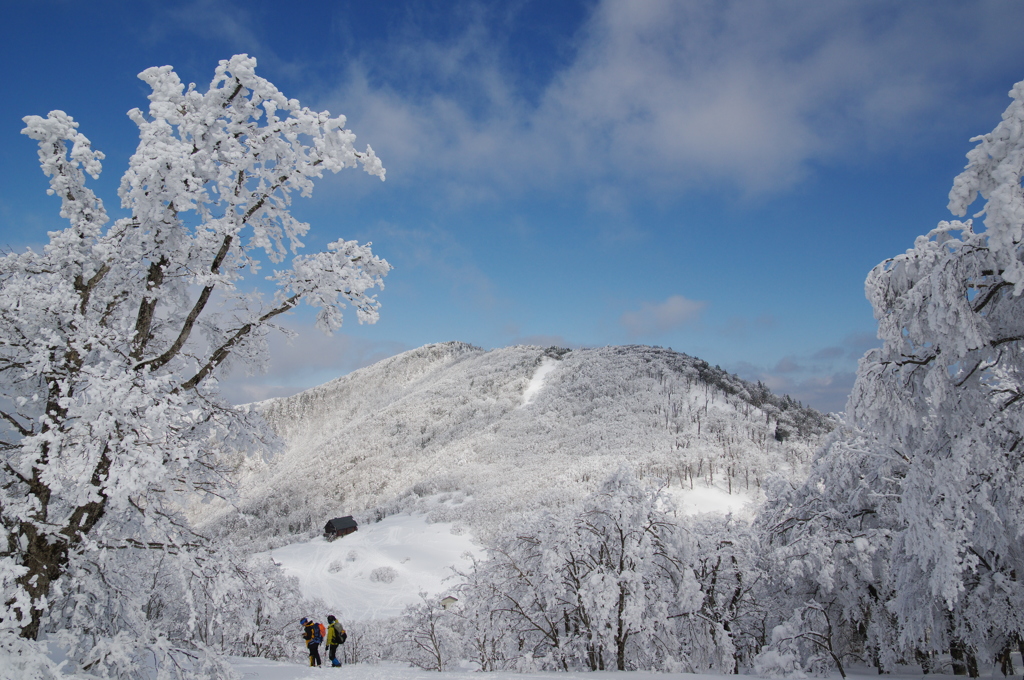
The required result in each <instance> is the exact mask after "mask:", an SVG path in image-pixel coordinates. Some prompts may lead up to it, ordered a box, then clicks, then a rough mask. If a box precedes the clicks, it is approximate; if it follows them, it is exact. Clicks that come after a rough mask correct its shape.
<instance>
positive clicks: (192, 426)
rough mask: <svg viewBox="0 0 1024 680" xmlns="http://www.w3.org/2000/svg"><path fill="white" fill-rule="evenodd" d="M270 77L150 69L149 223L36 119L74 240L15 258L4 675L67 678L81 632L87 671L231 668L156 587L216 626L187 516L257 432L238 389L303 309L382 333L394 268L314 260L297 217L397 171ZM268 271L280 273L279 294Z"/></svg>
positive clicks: (145, 180) (5, 410)
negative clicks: (335, 184)
mask: <svg viewBox="0 0 1024 680" xmlns="http://www.w3.org/2000/svg"><path fill="white" fill-rule="evenodd" d="M255 66H256V61H255V59H252V58H249V57H248V56H246V55H238V56H235V57H233V58H232V59H230V60H225V61H222V62H221V63H220V65H219V66H218V67H217V69H216V72H215V75H214V78H213V80H212V82H211V83H210V85H209V87H208V88H207V89H206V91H205V92H203V91H200V90H199V89H197V88H196V87H195V86H194V85H190V86H188V87H185V86H184V85H183V84H182V82H181V81H180V80H179V79H178V76H177V75H176V74H175V73H174V71H173V70H172V69H171V67H168V66H164V67H159V68H151V69H148V70H146V71H144V72H143V73H141V74H140V76H139V77H140V78H141V79H142V80H144V81H145V82H146V83H147V84H148V85H149V86H150V87H151V88H152V94H151V95H150V97H149V99H150V104H149V110H148V113H145V112H143V111H140V110H138V109H134V110H132V111H131V112H129V116H130V118H131V119H132V121H134V122H135V123H136V125H137V126H138V128H139V134H140V141H139V145H138V148H137V150H136V152H135V154H134V155H133V156H132V157H131V160H130V162H129V167H128V170H127V172H126V173H125V174H124V176H123V178H122V181H121V185H120V190H119V195H120V198H121V204H122V208H123V209H124V211H125V212H126V213H127V215H126V216H125V217H123V218H121V219H117V220H116V221H114V222H113V223H110V224H108V222H109V220H108V217H107V213H106V210H105V208H104V206H103V204H102V202H101V201H100V199H99V198H98V197H97V196H96V195H95V194H94V193H93V192H92V190H91V189H89V188H88V187H87V186H86V179H85V175H86V174H88V175H91V176H92V177H93V178H96V177H97V176H98V174H99V172H100V169H101V160H102V159H103V154H102V153H100V152H99V151H96V150H94V149H92V147H91V145H90V143H89V140H88V139H87V138H86V137H85V136H84V135H82V134H81V133H80V132H78V130H77V128H78V124H77V123H76V122H75V121H74V120H73V119H72V118H71V117H70V116H68V115H67V114H65V113H64V112H62V111H53V112H51V113H50V114H49V115H48V116H47V117H46V118H41V117H38V116H29V117H26V118H25V119H24V120H25V129H24V130H23V132H24V134H26V135H28V136H29V137H31V138H32V139H34V140H36V141H37V142H38V144H39V160H40V163H41V165H42V169H43V171H44V173H45V174H46V175H47V176H49V178H50V194H52V195H55V196H57V198H59V199H60V201H61V215H62V217H64V218H65V219H67V220H68V222H69V226H68V228H66V229H64V230H62V231H56V232H52V233H51V234H50V239H49V243H48V244H47V245H46V246H45V247H44V248H43V249H42V251H41V252H35V251H28V252H25V253H20V254H9V255H7V256H5V257H3V258H2V259H0V419H2V422H3V424H4V432H3V436H2V442H0V447H2V448H0V451H2V453H0V455H2V463H0V465H2V469H0V475H2V484H0V527H2V531H3V535H2V536H0V586H2V587H0V590H2V592H3V593H4V599H3V603H2V604H0V656H2V657H3V658H0V667H3V668H5V669H17V670H15V671H10V672H14V673H15V674H18V675H19V677H30V676H31V675H32V674H33V673H43V672H44V671H45V668H46V666H47V663H48V662H47V661H46V660H45V658H44V657H43V656H41V654H39V653H38V652H39V650H40V649H41V645H40V641H41V639H42V638H44V637H46V636H47V635H50V639H51V640H57V641H60V640H61V633H62V631H64V632H65V633H66V637H67V638H68V639H72V638H76V637H81V636H82V635H84V634H86V633H87V632H88V633H89V634H93V633H95V638H94V644H95V648H96V649H97V650H99V651H98V652H96V653H95V654H103V650H106V656H104V657H103V659H102V660H100V659H98V658H97V659H94V660H93V661H91V662H89V663H92V664H93V666H91V667H90V666H88V665H87V664H82V663H79V665H78V670H80V671H83V672H84V671H88V670H90V668H93V669H100V668H101V667H102V666H104V665H105V664H106V665H110V664H113V666H116V667H117V668H119V669H120V670H119V671H118V672H119V673H131V672H134V671H132V670H131V669H132V668H137V667H138V666H137V664H138V663H139V662H138V659H139V656H140V654H141V653H142V651H143V650H146V651H148V652H149V653H150V655H151V657H150V658H151V659H154V658H155V659H156V661H155V663H157V664H158V665H160V664H162V663H171V664H173V665H174V667H175V668H178V669H179V670H181V671H182V672H185V671H189V672H191V671H190V669H191V670H194V671H201V670H204V669H206V670H209V671H210V672H211V673H213V672H214V670H211V668H212V667H211V666H210V664H209V663H208V662H207V661H206V660H205V659H206V656H204V654H203V653H202V650H203V649H204V646H203V645H202V644H201V643H194V642H193V641H192V640H189V639H173V638H172V637H168V635H167V634H166V631H165V630H163V629H162V628H161V625H162V623H161V618H160V616H159V615H158V613H157V610H158V609H159V607H157V604H158V603H154V602H151V601H150V598H149V596H148V594H149V593H150V592H151V590H152V588H151V587H150V585H149V584H147V581H145V580H144V579H151V578H152V577H153V570H157V571H159V572H160V573H174V574H177V576H176V578H177V580H178V582H179V583H178V584H177V586H175V587H178V586H180V590H179V591H177V592H180V593H181V594H182V595H184V596H185V599H184V600H183V601H181V602H177V603H176V606H178V607H184V610H183V611H184V613H185V614H186V620H188V619H190V618H192V619H194V618H195V617H196V616H197V614H198V613H197V612H196V611H195V610H194V608H195V604H196V603H195V602H194V601H192V600H190V599H189V598H190V597H191V596H188V595H187V593H189V592H194V591H193V590H190V589H189V588H188V587H187V585H188V583H187V582H188V581H189V580H190V579H192V578H193V577H194V578H205V577H207V576H209V575H210V574H209V573H208V572H209V569H210V561H209V560H208V559H206V558H208V557H209V555H208V550H209V546H208V545H207V543H206V541H205V540H204V538H203V537H202V536H200V535H198V534H196V533H195V532H194V531H193V529H192V528H191V527H190V525H189V523H188V522H187V521H186V520H185V518H184V515H183V512H182V509H183V507H184V506H185V505H186V504H187V503H188V502H190V501H191V500H193V499H194V498H195V496H196V495H197V494H205V493H211V494H214V493H218V491H219V489H220V488H221V487H222V486H223V483H224V476H223V474H222V472H223V471H222V463H221V461H222V460H223V459H224V458H223V457H224V455H225V454H227V453H229V452H231V451H232V450H237V449H240V448H242V447H244V446H246V444H247V437H248V436H249V433H250V432H252V428H253V427H254V426H256V421H255V420H253V419H252V418H251V416H248V415H246V414H245V413H244V412H242V411H241V410H239V409H236V408H233V407H230V406H229V405H227V404H225V403H224V402H223V401H221V400H220V399H218V396H217V382H216V379H217V376H218V374H219V372H220V371H221V369H222V368H223V367H224V366H225V365H227V364H228V363H229V362H238V363H241V364H245V365H248V366H250V367H251V368H253V369H255V370H258V369H259V368H260V367H261V365H262V364H263V363H264V361H265V359H266V349H267V348H266V343H265V338H266V335H267V333H268V332H269V331H270V330H271V329H273V328H274V325H273V324H274V321H275V319H276V318H277V317H278V316H279V315H281V314H283V313H285V312H288V311H289V310H291V309H293V308H294V307H295V306H296V305H298V304H299V303H300V302H301V301H302V300H305V301H306V302H307V303H309V304H311V305H313V306H315V307H317V308H319V313H318V316H317V326H318V327H319V328H321V329H322V330H324V331H326V332H330V331H333V330H336V329H337V328H339V327H340V326H341V322H342V311H341V310H342V308H343V307H344V306H345V305H346V304H352V305H353V306H354V307H355V308H356V311H357V315H358V318H359V320H360V322H364V321H365V322H370V323H372V322H374V321H375V320H376V318H377V308H378V303H377V301H376V299H375V298H374V297H373V296H372V295H371V294H369V291H370V290H371V289H372V288H374V287H380V286H381V285H382V277H384V276H385V275H386V273H387V272H388V270H389V269H390V266H389V265H388V264H387V263H386V262H385V261H383V260H381V259H379V258H377V257H376V256H374V255H373V253H372V252H371V250H370V248H369V245H360V244H358V243H356V242H354V241H344V240H337V241H334V242H333V243H331V244H330V245H329V249H328V250H327V251H326V252H322V253H318V254H313V255H295V253H296V252H297V250H298V249H299V248H300V247H301V246H302V242H301V239H302V237H303V235H304V234H305V233H306V231H307V230H308V225H306V224H304V223H302V222H300V221H298V220H297V219H296V218H295V217H293V216H292V215H291V213H290V212H289V205H290V202H291V199H292V196H293V194H294V193H298V194H299V195H301V196H308V195H309V193H310V191H311V190H312V186H313V180H314V179H315V178H318V177H320V176H322V174H323V172H324V171H325V170H330V171H333V172H336V171H338V170H341V169H343V168H346V167H355V166H357V165H362V167H363V168H364V169H365V170H366V171H367V172H368V173H370V174H371V175H375V176H378V177H380V178H381V179H383V178H384V169H383V167H382V166H381V164H380V162H379V160H378V159H377V158H376V156H375V155H374V153H373V151H372V150H371V149H370V148H369V147H367V149H366V151H363V152H360V151H356V150H355V148H354V146H353V142H354V135H353V134H352V133H351V132H350V131H348V130H346V129H345V128H344V125H345V119H344V117H334V118H332V117H331V116H330V115H329V114H328V113H326V112H315V111H311V110H309V109H307V108H303V107H301V106H300V105H299V103H298V102H297V101H296V100H294V99H287V98H285V97H284V96H283V95H282V94H281V93H280V92H279V91H278V90H277V88H275V87H274V86H273V85H272V84H271V83H270V82H268V81H266V80H265V79H263V78H261V77H259V76H257V75H256V74H255V70H254V69H255ZM289 255H293V257H291V259H290V262H288V263H284V260H285V258H286V257H287V256H289ZM263 256H265V257H266V258H267V259H269V260H270V261H271V262H272V263H274V265H276V266H279V269H276V270H275V271H274V272H273V274H272V275H270V276H267V277H264V278H265V279H266V281H267V282H260V283H257V282H255V281H254V280H253V279H255V278H256V277H255V275H256V274H257V273H258V272H259V269H260V258H261V257H263ZM261 281H262V279H261ZM268 288H272V290H273V292H272V294H270V295H269V296H267V295H264V294H263V292H261V291H264V290H266V289H268ZM157 585H158V586H159V585H160V584H157ZM158 590H159V587H158ZM150 605H152V606H151V607H150V608H149V609H148V610H147V606H150ZM83 608H86V609H88V616H85V615H84V613H85V609H83ZM190 608H191V609H192V611H191V612H190V613H189V610H190ZM181 613H182V612H178V613H177V615H180V614H181ZM89 622H92V623H89ZM191 623H194V621H192V622H191ZM87 626H91V628H90V630H89V631H86V627H87ZM143 631H145V633H144V634H143ZM95 654H94V656H95ZM97 672H99V671H97Z"/></svg>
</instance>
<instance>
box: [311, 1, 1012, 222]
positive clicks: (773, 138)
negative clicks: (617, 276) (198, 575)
mask: <svg viewBox="0 0 1024 680" xmlns="http://www.w3.org/2000/svg"><path fill="white" fill-rule="evenodd" d="M1022 14H1024V6H1021V5H1019V4H1014V3H1007V2H999V1H996V0H993V1H991V2H978V3H971V4H970V5H964V4H961V3H953V2H936V3H891V2H870V1H868V2H861V1H857V2H854V1H852V0H851V1H847V2H842V1H837V2H828V3H820V2H812V1H810V0H808V1H806V2H787V3H779V2H774V1H769V0H742V1H739V0H734V1H726V2H722V1H719V0H715V1H712V0H706V1H705V2H686V3H680V2H675V1H674V0H647V1H645V2H643V3H635V2H613V1H611V0H607V1H605V2H601V3H599V4H597V5H596V6H595V7H594V10H593V12H592V14H591V16H590V18H589V20H588V21H587V23H586V24H585V26H584V28H583V29H581V31H580V33H579V34H578V35H577V37H576V41H577V50H576V52H575V54H574V57H573V58H572V59H570V60H569V62H568V64H567V65H565V66H564V67H563V68H561V69H560V70H558V71H556V72H555V73H554V76H553V77H552V79H551V80H550V82H548V83H547V84H546V86H545V87H544V88H542V91H541V93H540V95H539V97H528V96H526V95H524V94H523V93H522V88H521V87H518V86H517V79H518V77H519V74H518V73H516V72H514V69H513V68H512V67H510V66H508V62H509V59H503V55H502V50H503V49H504V50H508V51H512V50H513V49H514V47H515V46H509V45H507V44H506V43H505V41H504V38H503V37H502V36H501V34H500V32H499V30H498V29H496V28H491V27H490V26H489V25H488V24H487V18H486V12H478V13H471V15H472V16H473V17H475V19H472V20H471V21H470V22H469V23H468V24H467V25H466V26H465V27H464V30H463V31H462V32H461V33H458V34H457V37H456V38H454V39H452V40H450V41H448V42H443V43H442V42H438V41H431V40H428V39H425V38H423V37H422V36H415V35H414V36H410V35H408V34H401V41H402V42H401V43H400V44H398V45H396V46H395V49H393V50H382V51H383V52H386V53H388V54H389V55H390V56H389V57H388V59H390V60H391V61H388V62H387V63H386V64H385V65H382V63H381V62H380V61H379V59H380V57H379V53H380V51H379V52H375V53H374V56H373V58H370V57H365V58H364V59H363V60H362V61H361V62H357V63H356V64H355V65H354V66H353V67H352V68H351V69H350V70H349V71H348V72H347V73H345V74H342V80H343V81H344V83H343V85H341V86H340V87H339V88H338V89H337V91H336V92H337V94H336V95H335V96H334V104H343V105H342V106H341V107H340V108H339V110H340V111H341V112H346V113H347V111H345V109H346V108H354V111H353V114H354V115H353V126H354V127H356V132H357V133H358V134H359V135H360V138H361V139H365V140H368V141H370V143H371V144H373V146H374V148H375V149H376V150H378V152H380V154H381V156H382V158H384V160H385V163H386V165H387V166H388V168H389V180H391V179H394V180H397V181H404V180H403V178H412V177H415V178H416V180H417V181H421V180H422V179H423V178H425V177H432V178H433V179H434V180H435V181H441V182H443V183H444V184H445V188H446V190H447V193H448V194H450V195H446V196H445V197H444V200H452V199H453V198H454V200H458V201H480V200H490V199H493V198H496V197H498V196H500V195H501V192H504V191H510V190H511V191H528V190H536V189H538V188H540V189H543V188H552V187H553V186H563V185H564V183H566V182H580V181H582V182H583V183H584V184H586V186H588V187H600V186H615V187H617V188H618V189H617V192H618V193H620V194H623V195H628V194H631V193H635V192H637V191H641V192H655V193H658V194H661V195H672V193H673V192H678V191H679V190H680V188H685V187H686V186H694V185H706V184H708V183H715V184H719V183H722V182H725V183H727V184H731V185H733V186H736V187H738V188H739V189H740V190H741V191H743V192H748V193H749V192H760V191H771V190H776V189H779V188H785V187H788V186H790V185H791V184H792V183H794V182H796V181H798V180H799V179H800V178H801V177H802V176H804V175H805V174H806V172H807V171H808V168H809V167H810V166H811V165H812V164H813V163H815V162H822V161H833V160H835V159H836V158H844V157H846V156H853V155H854V154H856V155H857V156H858V157H860V156H862V155H863V153H864V150H865V148H872V149H875V150H876V151H880V152H881V151H885V150H887V149H888V148H889V147H891V146H893V145H896V146H899V145H905V144H907V143H912V140H913V139H914V138H915V136H916V137H917V138H919V139H921V138H924V137H925V136H926V135H928V134H929V133H931V132H933V131H934V127H935V125H939V124H941V121H942V120H943V118H941V116H945V117H946V118H945V120H949V119H950V118H956V117H957V116H958V115H960V114H962V113H963V112H965V111H967V110H968V107H967V106H966V103H961V102H963V101H964V99H963V95H964V94H965V93H966V92H967V91H969V89H970V86H971V83H972V80H975V79H977V78H978V74H983V75H986V76H989V77H991V75H992V74H993V72H999V73H1002V71H1003V70H1005V69H1006V64H1012V63H1015V62H1018V63H1019V61H1020V58H1021V57H1022V56H1024V48H1022V47H1021V44H1020V41H1019V40H1018V38H1017V36H1016V33H1015V32H1014V31H1013V30H1012V28H1011V27H1012V26H1013V25H1019V20H1020V19H1022ZM1014 19H1016V20H1017V21H1015V20H1014ZM494 23H499V22H494ZM1018 75H1019V74H1018ZM1011 84H1012V83H1010V82H1007V83H1006V87H1007V88H1009V86H1010V85H1011ZM349 104H351V107H350V106H349ZM331 108H332V110H334V108H338V107H337V106H332V107H331ZM356 122H358V125H356ZM596 195H602V194H601V192H598V193H597V194H596ZM607 198H609V199H612V198H615V196H611V195H608V196H607ZM612 204H613V205H612V208H613V209H617V208H615V206H617V205H619V204H620V201H619V200H618V199H616V200H613V201H612ZM594 207H595V208H596V209H604V208H603V207H602V205H600V204H595V206H594Z"/></svg>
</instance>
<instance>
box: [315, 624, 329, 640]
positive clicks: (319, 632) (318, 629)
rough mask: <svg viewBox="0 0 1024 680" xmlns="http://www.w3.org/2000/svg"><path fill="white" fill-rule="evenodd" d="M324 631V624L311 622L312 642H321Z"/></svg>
mask: <svg viewBox="0 0 1024 680" xmlns="http://www.w3.org/2000/svg"><path fill="white" fill-rule="evenodd" d="M326 632H327V631H326V630H325V629H324V624H322V623H314V624H313V642H315V643H317V644H320V643H321V642H323V641H324V635H325V634H326Z"/></svg>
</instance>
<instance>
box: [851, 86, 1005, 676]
mask: <svg viewBox="0 0 1024 680" xmlns="http://www.w3.org/2000/svg"><path fill="white" fill-rule="evenodd" d="M1010 95H1011V97H1012V98H1013V101H1012V103H1011V104H1010V106H1009V107H1008V108H1007V109H1006V112H1005V113H1004V114H1003V120H1002V122H1001V123H999V125H998V126H997V127H996V128H995V130H993V131H992V132H991V133H989V134H986V135H982V136H980V137H976V138H974V139H973V140H972V141H975V142H977V143H978V144H977V146H976V147H975V148H974V149H973V150H972V151H971V152H970V153H969V154H968V155H967V158H968V164H967V167H966V169H965V170H964V171H963V172H962V173H961V174H960V175H959V176H958V177H957V178H956V181H955V182H954V185H953V189H952V190H951V192H950V201H949V209H950V211H951V212H953V214H954V215H957V216H961V217H962V216H964V215H966V213H967V211H968V209H969V208H970V206H971V205H972V204H974V203H975V201H976V200H977V199H978V197H979V196H980V197H981V198H982V199H984V204H983V205H982V206H981V208H980V210H978V212H977V214H976V215H975V217H982V216H983V217H984V228H982V229H979V228H977V226H976V225H975V223H974V221H973V220H971V219H968V220H966V221H959V220H956V221H951V222H942V223H940V224H939V226H938V227H937V228H936V229H934V230H933V231H931V232H930V233H929V234H927V235H926V236H921V237H919V238H918V239H917V240H916V241H915V243H914V247H913V248H911V249H910V250H908V251H907V252H906V253H904V254H902V255H899V256H897V257H895V258H892V259H891V260H887V261H886V262H883V263H882V264H880V265H878V266H877V267H876V268H875V269H874V270H873V271H872V272H871V274H870V275H869V277H868V280H867V283H866V289H867V295H868V298H869V300H870V301H871V303H872V305H873V306H874V309H875V316H876V318H877V319H878V323H879V331H878V332H879V337H880V338H881V339H882V341H883V342H884V345H883V347H882V348H880V349H878V350H874V351H872V352H869V353H868V354H867V355H866V356H865V357H864V359H862V360H861V366H860V369H859V373H858V380H857V383H856V386H855V388H854V392H853V395H852V397H851V400H850V407H849V411H850V413H851V415H852V419H853V424H854V425H856V426H857V427H859V428H861V429H863V430H865V431H867V432H871V433H872V434H873V435H874V436H876V437H877V438H878V444H877V449H876V451H877V453H878V454H879V455H882V456H897V457H900V458H902V459H904V460H905V476H904V477H902V479H901V481H900V487H901V488H900V505H899V519H900V521H901V523H902V525H903V526H902V527H901V531H900V532H899V534H898V535H897V536H896V539H895V541H894V545H893V551H894V553H893V564H894V573H893V578H894V585H895V591H896V593H897V596H896V597H895V599H894V600H893V602H892V603H891V605H890V606H891V608H892V610H893V611H894V612H895V613H896V615H897V616H898V618H899V620H900V637H901V640H902V641H904V642H905V643H906V644H915V645H930V646H932V647H934V648H939V646H946V645H948V646H949V647H950V648H951V649H952V651H953V653H954V656H955V655H956V653H957V651H958V649H960V648H963V650H964V653H965V657H966V660H967V661H968V662H969V661H970V658H969V657H970V655H971V653H972V652H974V653H980V652H985V653H986V654H985V656H986V657H987V656H989V654H993V655H994V654H995V653H996V652H998V651H1000V650H999V649H993V648H992V647H993V645H995V646H1002V645H1004V644H1006V641H1009V640H1015V639H1019V638H1020V637H1021V635H1022V634H1024V582H1022V580H1021V575H1022V574H1024V547H1022V546H1024V543H1022V538H1024V483H1022V481H1021V480H1022V479H1024V445H1022V444H1024V399H1022V397H1024V296H1022V295H1021V293H1022V292H1024V245H1022V240H1024V190H1022V188H1021V178H1022V175H1024V82H1021V83H1018V84H1017V85H1015V86H1014V88H1013V90H1012V91H1011V92H1010ZM925 603H933V605H932V606H928V605H927V604H925ZM968 665H970V664H969V663H968ZM975 672H976V671H975Z"/></svg>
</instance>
